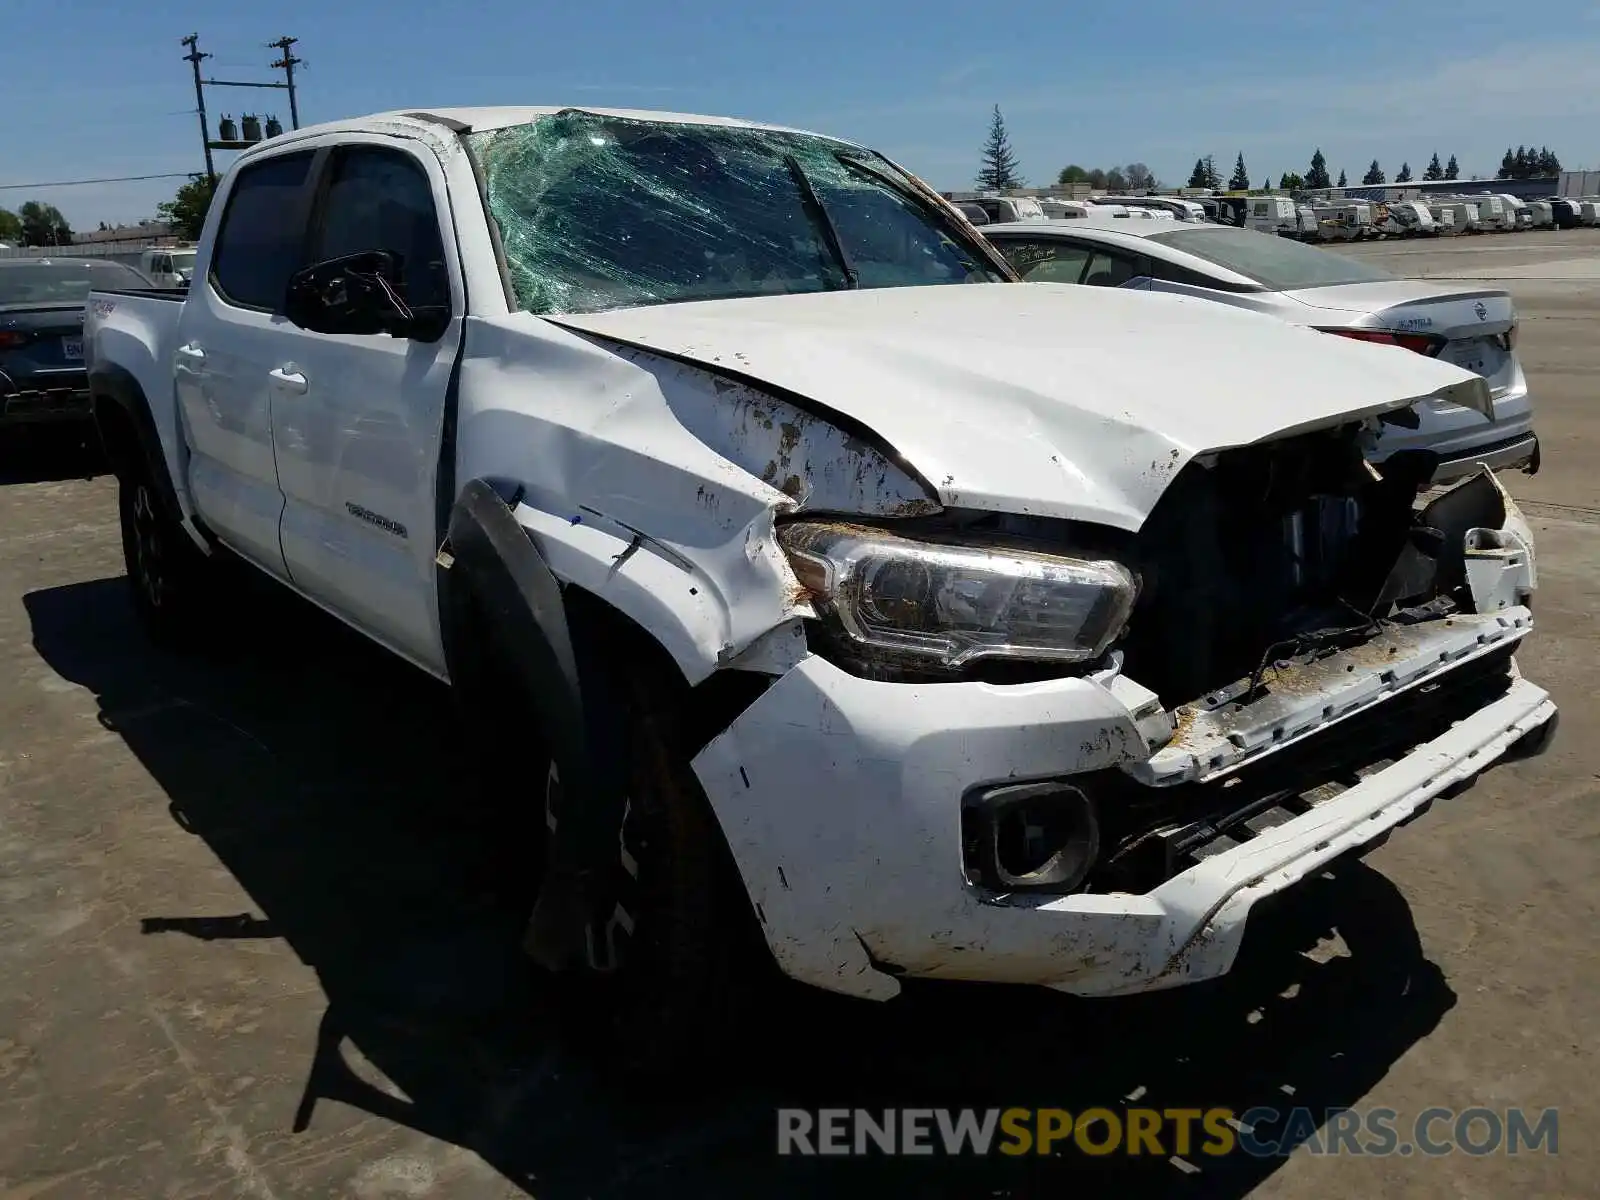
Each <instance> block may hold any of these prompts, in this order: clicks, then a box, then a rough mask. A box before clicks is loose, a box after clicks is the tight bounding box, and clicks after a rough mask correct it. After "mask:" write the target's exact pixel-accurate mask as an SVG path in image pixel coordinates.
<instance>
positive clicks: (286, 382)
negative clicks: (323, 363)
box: [267, 363, 308, 396]
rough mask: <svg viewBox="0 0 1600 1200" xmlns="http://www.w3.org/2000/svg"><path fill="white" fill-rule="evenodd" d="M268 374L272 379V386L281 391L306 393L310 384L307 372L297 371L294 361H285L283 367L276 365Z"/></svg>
mask: <svg viewBox="0 0 1600 1200" xmlns="http://www.w3.org/2000/svg"><path fill="white" fill-rule="evenodd" d="M267 376H268V378H270V379H271V380H272V386H273V387H275V388H277V389H278V391H280V392H294V393H295V394H296V395H300V396H303V395H305V393H306V387H307V386H308V385H307V383H306V377H305V374H304V373H303V372H301V371H297V370H296V369H295V366H294V364H293V363H285V364H284V365H283V366H281V367H274V368H273V369H272V370H270V371H268V372H267Z"/></svg>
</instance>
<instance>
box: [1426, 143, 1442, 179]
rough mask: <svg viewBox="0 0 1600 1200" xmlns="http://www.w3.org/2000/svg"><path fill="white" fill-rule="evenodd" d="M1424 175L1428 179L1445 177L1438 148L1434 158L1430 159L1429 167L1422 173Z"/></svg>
mask: <svg viewBox="0 0 1600 1200" xmlns="http://www.w3.org/2000/svg"><path fill="white" fill-rule="evenodd" d="M1422 177H1423V178H1424V179H1428V180H1433V179H1443V178H1444V168H1443V167H1441V166H1440V165H1439V152H1438V151H1437V150H1435V151H1434V152H1433V158H1432V159H1430V160H1429V162H1428V169H1427V170H1426V171H1424V172H1423V173H1422Z"/></svg>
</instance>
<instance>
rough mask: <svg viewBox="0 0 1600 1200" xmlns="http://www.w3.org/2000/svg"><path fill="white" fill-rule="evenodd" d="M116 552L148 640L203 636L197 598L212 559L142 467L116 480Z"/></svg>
mask: <svg viewBox="0 0 1600 1200" xmlns="http://www.w3.org/2000/svg"><path fill="white" fill-rule="evenodd" d="M117 482H118V488H117V507H118V510H119V515H120V518H121V524H122V557H123V561H124V563H125V565H126V568H127V573H128V589H129V592H130V594H131V596H132V599H133V608H134V612H135V613H136V614H137V615H138V618H139V623H140V624H141V625H142V626H144V629H145V632H146V633H147V634H148V635H149V637H150V639H151V640H152V641H153V642H155V643H156V644H158V645H160V646H164V647H167V648H170V649H188V648H192V647H194V646H196V645H197V644H198V643H199V642H200V641H202V640H203V636H204V634H203V630H204V626H205V623H206V620H207V618H208V616H209V613H208V612H207V610H206V608H205V606H204V605H203V603H202V601H203V599H204V592H205V589H206V584H207V583H208V582H209V578H208V577H209V575H210V574H211V567H212V564H211V563H210V562H209V561H208V560H207V558H206V556H205V555H204V554H203V553H201V551H200V549H199V548H198V547H197V546H196V545H195V544H194V542H193V541H191V540H190V538H189V535H188V534H187V533H185V532H184V530H183V529H182V527H181V526H180V525H179V524H178V518H177V515H176V514H174V513H173V512H171V510H170V506H169V505H168V504H167V503H166V502H165V500H164V499H163V497H162V493H161V490H160V488H158V487H157V486H156V484H155V482H154V480H152V479H151V478H150V474H149V472H148V470H140V471H134V472H130V473H129V474H127V475H124V476H122V477H120V478H119V479H118V481H117Z"/></svg>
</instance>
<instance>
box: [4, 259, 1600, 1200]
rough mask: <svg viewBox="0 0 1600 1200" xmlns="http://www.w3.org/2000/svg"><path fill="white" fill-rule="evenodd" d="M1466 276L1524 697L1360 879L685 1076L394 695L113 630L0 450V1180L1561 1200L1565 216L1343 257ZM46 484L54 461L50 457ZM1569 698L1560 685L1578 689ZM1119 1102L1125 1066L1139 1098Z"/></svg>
mask: <svg viewBox="0 0 1600 1200" xmlns="http://www.w3.org/2000/svg"><path fill="white" fill-rule="evenodd" d="M1348 252H1349V253H1352V254H1357V255H1359V256H1361V257H1363V258H1370V259H1373V260H1376V261H1381V262H1383V263H1385V264H1387V265H1389V266H1390V267H1391V269H1395V270H1397V271H1400V272H1402V273H1406V274H1419V275H1427V276H1432V277H1438V278H1451V279H1486V280H1489V279H1492V280H1504V281H1507V283H1508V285H1509V286H1510V288H1511V289H1512V291H1513V292H1514V294H1515V295H1516V297H1517V302H1518V306H1519V308H1520V310H1521V315H1522V322H1523V324H1522V342H1521V352H1522V355H1523V361H1524V364H1525V366H1526V369H1527V372H1528V375H1529V378H1530V380H1531V383H1532V386H1533V388H1534V389H1535V392H1534V394H1535V399H1536V404H1537V410H1538V414H1539V428H1540V433H1541V437H1542V439H1543V444H1544V469H1543V470H1542V471H1541V473H1540V474H1539V475H1538V476H1536V477H1532V478H1530V477H1526V476H1520V475H1517V476H1512V477H1510V479H1509V484H1510V487H1511V490H1512V491H1513V492H1514V493H1515V494H1516V495H1517V496H1518V497H1519V499H1521V500H1523V501H1525V507H1526V511H1527V514H1528V516H1529V517H1530V519H1531V520H1532V522H1533V524H1534V525H1535V527H1536V530H1537V533H1538V536H1539V538H1540V539H1541V540H1540V543H1539V551H1540V560H1539V567H1540V582H1541V585H1542V586H1541V591H1540V593H1539V596H1538V602H1537V603H1538V612H1539V615H1540V619H1541V628H1540V630H1539V631H1538V632H1537V633H1536V634H1535V636H1534V638H1533V639H1532V641H1531V643H1530V644H1529V646H1528V648H1527V651H1526V653H1525V654H1524V655H1523V656H1522V659H1521V661H1522V667H1523V671H1524V673H1525V674H1527V675H1529V676H1530V677H1531V678H1533V679H1535V680H1537V681H1538V682H1540V683H1541V684H1543V685H1544V686H1546V687H1548V688H1550V689H1551V691H1552V692H1554V694H1555V696H1556V699H1557V700H1558V701H1559V702H1560V703H1561V704H1562V706H1563V718H1562V727H1561V731H1560V733H1559V735H1558V737H1557V740H1556V744H1555V746H1554V747H1553V749H1552V750H1551V751H1550V752H1549V753H1548V754H1547V755H1546V756H1545V757H1543V758H1541V759H1538V760H1535V761H1533V762H1529V763H1522V764H1517V765H1513V766H1507V767H1504V768H1501V769H1499V770H1497V771H1494V772H1492V773H1491V774H1490V775H1489V776H1487V777H1486V778H1484V779H1483V780H1482V781H1481V782H1480V783H1479V784H1478V785H1477V786H1476V787H1475V788H1473V789H1472V790H1470V791H1468V792H1466V793H1464V794H1463V795H1461V796H1459V797H1457V798H1455V799H1454V800H1452V801H1449V802H1448V803H1441V804H1440V805H1438V806H1436V807H1435V809H1434V810H1433V812H1432V814H1430V815H1429V816H1428V817H1427V818H1425V819H1424V820H1423V821H1422V822H1420V823H1418V824H1417V825H1414V826H1412V827H1410V828H1408V829H1406V830H1402V831H1400V832H1399V833H1398V834H1397V835H1396V836H1395V837H1394V838H1393V840H1392V841H1390V843H1389V844H1388V845H1386V846H1385V847H1383V848H1382V849H1380V850H1379V851H1377V852H1376V853H1374V854H1373V855H1371V856H1370V857H1369V858H1368V859H1367V860H1366V862H1365V863H1364V864H1360V865H1355V866H1350V867H1347V868H1341V869H1340V871H1339V872H1337V873H1336V875H1335V876H1334V877H1333V878H1331V879H1325V880H1318V881H1316V882H1314V883H1312V884H1310V885H1308V886H1307V887H1306V888H1304V889H1302V890H1301V891H1299V892H1297V893H1294V894H1293V896H1292V897H1291V898H1290V899H1289V901H1288V902H1285V903H1281V904H1278V905H1276V906H1274V907H1273V908H1272V909H1271V910H1270V911H1264V912H1263V913H1262V914H1261V916H1260V919H1259V920H1258V921H1257V922H1255V923H1254V924H1253V926H1252V929H1251V935H1250V941H1249V943H1248V946H1247V950H1246V953H1245V956H1244V958H1243V960H1242V961H1241V964H1240V967H1239V969H1238V971H1237V972H1236V973H1235V975H1233V976H1231V977H1230V978H1229V979H1228V980H1226V981H1224V982H1223V983H1221V984H1220V985H1216V986H1213V987H1208V988H1205V989H1202V990H1190V991H1188V992H1177V993H1170V994H1165V995H1159V996H1152V997H1146V998H1141V999H1139V1000H1137V1001H1123V1002H1114V1003H1112V1002H1103V1003H1098V1004H1091V1003H1084V1002H1076V1001H1070V1000H1067V999H1062V998H1057V997H1053V996H1050V995H1036V994H1033V993H1031V992H1016V991H1012V990H1009V989H1002V988H950V987H946V988H942V989H930V990H928V991H926V992H917V993H914V994H910V995H909V996H908V997H907V998H906V1000H905V1001H904V1002H902V1003H897V1004H896V1005H894V1006H891V1007H890V1008H889V1009H887V1010H884V1009H863V1008H859V1007H857V1006H855V1005H851V1004H841V1003H838V1002H836V1001H834V1000H832V999H831V998H828V997H821V996H813V995H785V996H782V997H780V998H779V999H778V1000H776V1001H775V1002H774V1007H773V1010H772V1013H771V1019H770V1023H769V1025H768V1029H769V1031H770V1032H769V1036H765V1037H762V1038H761V1039H760V1040H759V1043H752V1044H748V1045H740V1046H736V1047H732V1048H731V1049H732V1050H733V1051H734V1052H735V1054H736V1056H737V1057H738V1058H739V1059H741V1060H742V1063H743V1065H742V1067H741V1069H739V1070H738V1071H737V1072H736V1073H735V1075H734V1077H733V1078H732V1079H729V1080H728V1081H726V1082H725V1083H720V1084H718V1085H716V1086H715V1087H714V1088H711V1089H709V1090H708V1089H704V1088H701V1087H699V1086H697V1085H698V1084H699V1083H700V1082H701V1080H698V1079H695V1080H686V1081H685V1082H684V1085H683V1087H682V1088H674V1089H664V1090H662V1091H659V1092H654V1093H651V1094H643V1095H640V1094H629V1093H627V1092H626V1091H624V1090H622V1089H619V1088H617V1087H615V1086H611V1085H607V1084H606V1083H605V1082H604V1081H603V1080H601V1079H599V1078H597V1077H596V1076H595V1075H594V1073H593V1072H592V1071H591V1070H590V1068H589V1067H588V1066H587V1065H586V1062H587V1060H586V1058H585V1057H584V1055H583V1054H582V1053H581V1052H580V1051H579V1049H577V1048H575V1047H574V1046H573V1045H572V1040H571V1039H570V1038H564V1037H563V1034H562V1028H563V1024H564V1022H563V1019H562V1016H561V1014H560V1012H559V1011H558V1009H557V1008H556V1007H555V1005H554V1002H553V998H552V997H551V996H550V995H549V994H548V993H547V992H546V991H545V990H544V989H542V988H541V987H540V985H539V984H538V982H537V981H536V980H534V979H532V978H530V977H529V975H528V974H527V973H526V971H525V970H524V968H523V965H522V964H521V962H520V960H519V959H518V957H517V955H516V954H515V953H514V952H513V950H512V949H511V946H512V943H513V940H514V934H515V931H516V913H517V912H518V910H519V906H520V905H521V904H522V903H524V902H525V900H526V887H525V885H524V882H523V879H522V873H521V871H520V869H519V867H520V864H519V861H518V853H517V846H518V834H517V830H516V828H515V827H514V823H513V822H511V821H510V820H509V818H507V817H505V816H497V815H495V814H496V812H497V811H499V810H497V808H496V806H495V805H493V804H477V805H473V804H463V803H461V802H460V797H461V792H462V790H463V789H464V788H466V787H468V786H470V784H469V780H468V778H467V776H466V775H465V774H464V773H463V772H462V771H461V770H460V769H459V767H458V765H457V763H456V761H455V748H454V746H453V745H452V743H451V740H450V737H449V733H448V728H449V727H448V722H447V720H446V719H445V718H446V708H445V703H444V698H443V695H442V692H441V689H439V688H438V687H437V686H436V685H435V684H433V683H431V682H430V681H428V680H425V679H422V678H420V677H418V676H416V675H415V674H414V673H413V672H411V671H410V669H409V668H406V667H403V666H399V665H396V664H394V663H392V662H391V661H389V660H388V659H387V658H386V657H385V656H384V655H382V654H381V653H379V652H377V651H375V650H373V649H371V648H369V647H368V646H366V645H365V644H364V643H362V642H361V641H360V640H359V639H357V638H356V637H354V636H353V635H351V634H348V633H347V632H346V631H344V630H343V629H342V628H340V627H337V626H335V625H334V624H333V623H332V622H330V621H329V620H328V619H326V618H324V617H322V616H321V615H320V614H317V613H314V612H310V611H307V610H305V609H303V608H302V607H301V606H299V605H298V604H295V603H288V602H272V603H260V602H257V601H253V600H245V601H241V604H240V607H239V610H238V612H237V614H236V618H237V627H238V631H239V636H238V637H236V638H233V639H230V641H229V643H228V644H227V645H225V646H221V647H219V648H218V654H217V656H216V657H215V658H214V659H213V660H210V661H206V660H188V659H185V660H180V659H173V658H167V657H163V656H160V655H158V654H156V653H155V652H153V651H152V650H150V649H149V648H148V647H147V646H146V644H145V643H144V641H143V639H142V638H141V637H140V635H139V633H138V631H137V630H136V629H135V627H134V625H133V621H132V616H131V612H130V610H129V608H128V605H127V604H126V602H125V599H124V592H123V588H124V583H123V580H122V578H121V574H122V572H121V555H120V551H119V548H118V542H117V531H116V525H115V509H114V486H113V483H112V481H111V480H110V479H109V478H108V477H106V476H104V475H95V474H94V472H95V471H96V470H97V468H96V466H95V465H94V463H93V460H92V459H91V458H90V456H88V455H87V454H85V453H82V452H80V451H78V450H76V449H75V448H73V447H71V446H70V445H66V446H59V445H58V446H54V447H50V446H46V447H32V448H27V449H25V450H22V449H19V448H17V447H12V448H11V449H10V452H8V454H7V456H6V459H5V461H4V465H3V469H0V484H3V486H0V1200H23V1198H25V1197H26V1198H28V1200H35V1198H39V1197H49V1198H57V1197H60V1198H72V1200H76V1198H77V1197H93V1196H107V1197H113V1196H114V1197H118V1198H128V1197H189V1196H192V1197H219V1196H232V1195H241V1196H255V1197H263V1198H269V1197H299V1196H338V1197H346V1196H348V1197H357V1198H360V1200H380V1198H387V1197H450V1198H456V1197H462V1198H467V1200H478V1198H487V1197H503V1196H523V1195H534V1196H540V1197H587V1196H607V1195H617V1194H624V1195H630V1196H633V1195H637V1196H643V1195H656V1194H660V1195H679V1194H699V1195H722V1194H728V1195H750V1194H758V1193H765V1194H768V1195H809V1194H815V1193H817V1192H821V1191H827V1192H831V1193H834V1194H850V1193H855V1192H859V1193H861V1194H868V1193H871V1194H873V1195H874V1196H883V1195H885V1194H902V1193H908V1192H913V1191H914V1192H915V1194H919V1195H950V1196H958V1195H959V1196H970V1195H1017V1196H1023V1195H1036V1194H1046V1193H1049V1194H1052V1195H1059V1194H1062V1193H1063V1192H1064V1191H1065V1190H1066V1189H1070V1188H1075V1187H1076V1188H1087V1189H1088V1190H1087V1191H1086V1192H1084V1193H1083V1194H1088V1195H1099V1194H1104V1193H1106V1192H1108V1191H1111V1190H1112V1189H1118V1190H1121V1191H1124V1192H1128V1193H1131V1194H1136V1195H1145V1194H1148V1195H1161V1194H1174V1195H1207V1196H1214V1195H1223V1196H1238V1195H1246V1194H1252V1195H1262V1196H1282V1197H1308V1198H1309V1197H1323V1196H1327V1195H1331V1194H1352V1195H1360V1194H1367V1195H1386V1196H1387V1195H1395V1196H1406V1197H1418V1198H1422V1197H1461V1196H1474V1197H1478V1196H1481V1197H1485V1198H1502V1197H1508V1196H1513V1195H1517V1196H1523V1197H1534V1196H1579V1195H1596V1194H1600V1185H1597V1184H1596V1183H1595V1180H1596V1178H1600V1156H1597V1154H1596V1152H1595V1149H1594V1143H1593V1142H1591V1141H1590V1140H1589V1139H1590V1137H1591V1136H1592V1135H1593V1134H1594V1133H1595V1132H1597V1131H1600V1101H1597V1099H1596V1096H1597V1092H1596V1089H1595V1087H1594V1077H1595V1073H1596V1071H1597V1069H1600V1063H1597V1062H1596V1061H1595V1059H1596V1055H1595V1047H1596V1046H1600V1003H1597V1001H1596V996H1597V995H1600V955H1597V953H1596V949H1597V935H1596V929H1597V924H1600V911H1597V909H1600V872H1597V871H1596V865H1597V862H1600V855H1597V851H1600V812H1597V808H1596V803H1595V802H1596V797H1597V794H1600V722H1597V718H1596V713H1597V702H1596V701H1595V700H1594V699H1593V698H1592V695H1593V694H1592V693H1591V695H1590V696H1585V695H1584V693H1585V692H1586V691H1587V690H1588V688H1589V687H1590V686H1593V679H1594V676H1595V673H1596V669H1597V667H1600V632H1597V628H1596V624H1595V616H1596V596H1597V582H1600V415H1597V414H1600V408H1597V406H1596V403H1595V400H1596V397H1595V391H1596V386H1595V381H1596V380H1597V379H1600V337H1597V336H1596V330H1597V329H1600V324H1597V322H1600V230H1572V231H1565V232H1561V233H1529V234H1520V235H1485V236H1480V237H1472V238H1461V239H1455V240H1441V241H1438V242H1428V243H1418V242H1401V243H1377V244H1371V245H1365V246H1361V247H1356V248H1354V249H1351V250H1350V251H1348ZM86 475H90V476H92V477H88V478H86V477H85V476H86ZM1586 680H1588V681H1589V682H1588V683H1586V682H1585V681H1586ZM1141 1089H1142V1090H1141ZM1131 1097H1138V1102H1139V1103H1141V1104H1149V1105H1155V1106H1157V1107H1174V1106H1184V1105H1190V1106H1195V1107H1206V1106H1213V1105H1226V1106H1230V1107H1232V1108H1234V1109H1235V1110H1237V1111H1243V1110H1245V1109H1248V1108H1250V1107H1251V1106H1252V1105H1259V1104H1273V1105H1277V1106H1278V1107H1288V1106H1289V1105H1291V1104H1298V1105H1305V1106H1307V1107H1310V1108H1312V1109H1314V1110H1321V1109H1324V1108H1328V1107H1337V1106H1346V1105H1355V1106H1387V1107H1389V1108H1392V1109H1395V1110H1397V1111H1398V1112H1399V1113H1400V1114H1401V1115H1402V1119H1406V1118H1408V1117H1410V1116H1415V1115H1416V1114H1417V1113H1419V1112H1421V1111H1422V1110H1423V1109H1426V1108H1428V1107H1431V1106H1436V1105H1438V1106H1445V1107H1451V1108H1456V1109H1461V1108H1466V1107H1469V1106H1473V1105H1485V1106H1489V1107H1493V1108H1502V1109H1503V1108H1504V1107H1506V1106H1510V1105H1522V1106H1525V1107H1528V1108H1532V1109H1542V1108H1545V1107H1548V1106H1558V1107H1559V1108H1560V1110H1561V1115H1560V1126H1561V1140H1560V1153H1559V1155H1557V1156H1554V1157H1550V1156H1546V1155H1542V1154H1541V1155H1534V1156H1527V1155H1524V1156H1521V1157H1508V1156H1503V1155H1496V1156H1490V1157H1485V1158H1472V1157H1468V1156H1465V1155H1459V1154H1458V1155H1454V1156H1450V1157H1446V1158H1424V1157H1421V1156H1412V1157H1399V1156H1396V1157H1385V1158H1373V1157H1366V1158H1355V1157H1348V1156H1346V1157H1338V1158H1329V1157H1314V1156H1311V1155H1308V1154H1306V1153H1304V1152H1301V1153H1297V1154H1295V1155H1294V1156H1291V1157H1290V1158H1288V1159H1287V1160H1256V1159H1248V1158H1245V1157H1243V1156H1240V1157H1237V1158H1230V1159H1227V1160H1225V1161H1222V1162H1209V1161H1208V1162H1202V1163H1200V1164H1199V1168H1200V1169H1198V1170H1195V1169H1193V1168H1184V1167H1182V1166H1180V1165H1178V1164H1174V1163H1171V1162H1168V1161H1165V1160H1153V1159H1148V1158H1146V1159H1133V1160H1129V1159H1121V1158H1106V1159H1090V1158H1085V1157H1083V1156H1080V1155H1076V1154H1073V1155H1070V1156H1068V1157H1063V1158H1060V1159H1055V1160H1048V1161H1028V1162H1024V1163H1017V1162H1011V1161H1006V1162H1001V1161H999V1160H987V1161H963V1162H956V1163H950V1162H941V1163H933V1164H929V1163H927V1162H921V1163H917V1162H912V1161H910V1160H897V1161H889V1160H883V1159H877V1160H861V1161H855V1162H850V1163H839V1162H827V1163H824V1162H819V1161H808V1162H800V1161H795V1160H785V1161H784V1162H782V1163H780V1162H779V1161H778V1160H777V1159H775V1158H774V1157H773V1155H772V1146H773V1144H774V1129H775V1123H774V1117H773V1106H775V1105H777V1104H779V1103H785V1102H787V1103H799V1104H810V1105H835V1106H851V1105H856V1106H869V1107H882V1106H887V1105H894V1104H904V1105H922V1106H937V1105H979V1106H987V1105H997V1106H1007V1105H1059V1106H1062V1107H1066V1108H1068V1109H1071V1110H1073V1111H1079V1110H1081V1109H1083V1108H1084V1107H1087V1106H1089V1105H1101V1104H1103V1105H1109V1106H1111V1107H1113V1108H1115V1107H1117V1106H1118V1105H1119V1104H1122V1103H1124V1102H1125V1099H1124V1098H1131Z"/></svg>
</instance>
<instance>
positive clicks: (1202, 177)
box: [1189, 158, 1211, 188]
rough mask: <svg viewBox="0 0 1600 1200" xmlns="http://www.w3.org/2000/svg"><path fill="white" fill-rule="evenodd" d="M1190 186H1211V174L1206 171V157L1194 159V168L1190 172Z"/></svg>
mask: <svg viewBox="0 0 1600 1200" xmlns="http://www.w3.org/2000/svg"><path fill="white" fill-rule="evenodd" d="M1189 186H1190V187H1192V188H1204V187H1210V186H1211V176H1210V175H1209V174H1207V173H1206V160H1205V159H1203V158H1197V159H1195V160H1194V170H1192V171H1190V172H1189Z"/></svg>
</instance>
